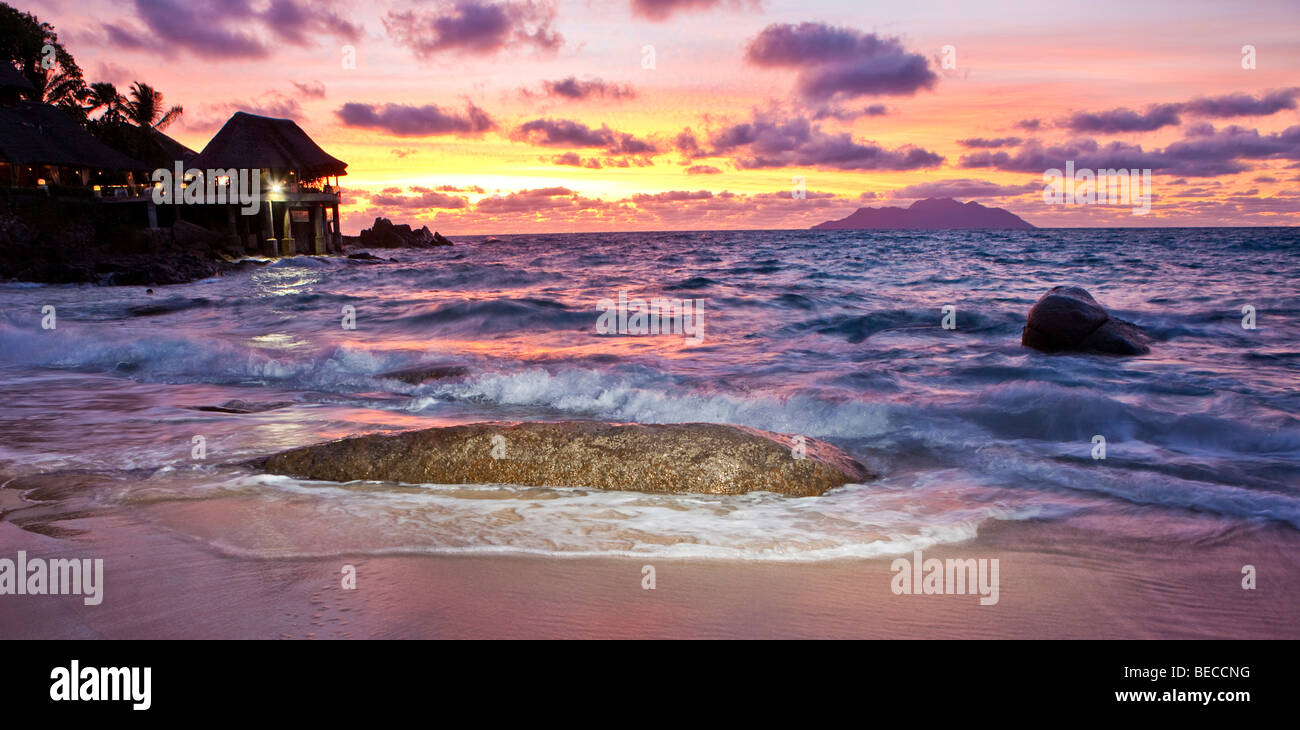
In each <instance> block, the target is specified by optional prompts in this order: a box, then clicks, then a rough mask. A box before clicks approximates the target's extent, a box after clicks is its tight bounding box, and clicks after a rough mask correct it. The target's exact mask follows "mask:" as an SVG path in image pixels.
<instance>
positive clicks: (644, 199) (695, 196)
mask: <svg viewBox="0 0 1300 730" xmlns="http://www.w3.org/2000/svg"><path fill="white" fill-rule="evenodd" d="M712 197H713V193H712V192H711V191H709V190H669V191H668V192H664V193H637V194H635V195H633V196H632V197H631V198H629V200H631V201H632V202H633V203H636V204H638V205H645V204H654V203H679V202H681V201H683V200H708V199H709V198H712Z"/></svg>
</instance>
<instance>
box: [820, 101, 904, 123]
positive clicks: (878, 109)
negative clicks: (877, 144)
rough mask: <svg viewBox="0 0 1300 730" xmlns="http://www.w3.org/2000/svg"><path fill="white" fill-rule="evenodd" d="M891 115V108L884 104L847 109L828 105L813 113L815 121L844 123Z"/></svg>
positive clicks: (836, 105)
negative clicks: (823, 120)
mask: <svg viewBox="0 0 1300 730" xmlns="http://www.w3.org/2000/svg"><path fill="white" fill-rule="evenodd" d="M888 113H889V107H886V106H885V105H884V104H872V105H870V106H866V107H854V108H852V109H848V108H845V107H843V106H840V105H838V104H827V105H825V106H822V107H818V108H817V109H814V110H813V112H812V118H813V119H817V120H820V119H838V120H840V121H842V122H851V121H853V120H854V119H857V118H858V117H883V116H885V115H886V114H888Z"/></svg>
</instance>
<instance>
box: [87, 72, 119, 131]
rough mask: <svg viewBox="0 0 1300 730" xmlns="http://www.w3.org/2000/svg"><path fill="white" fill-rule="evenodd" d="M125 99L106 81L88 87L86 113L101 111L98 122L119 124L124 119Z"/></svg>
mask: <svg viewBox="0 0 1300 730" xmlns="http://www.w3.org/2000/svg"><path fill="white" fill-rule="evenodd" d="M126 106H127V101H126V97H125V96H122V95H121V94H119V93H117V87H116V86H114V85H113V84H110V83H109V82H107V81H100V82H98V83H94V84H91V85H90V90H89V92H88V93H87V95H86V113H87V114H93V113H94V112H96V111H98V110H100V109H103V110H104V113H103V114H100V115H99V119H98V121H99V122H101V123H103V124H120V123H122V122H123V121H124V120H125V119H126Z"/></svg>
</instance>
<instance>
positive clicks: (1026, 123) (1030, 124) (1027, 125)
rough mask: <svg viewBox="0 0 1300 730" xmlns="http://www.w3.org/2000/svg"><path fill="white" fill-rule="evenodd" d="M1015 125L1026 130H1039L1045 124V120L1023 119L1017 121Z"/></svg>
mask: <svg viewBox="0 0 1300 730" xmlns="http://www.w3.org/2000/svg"><path fill="white" fill-rule="evenodd" d="M1014 126H1015V127H1016V129H1023V130H1025V131H1026V132H1037V131H1038V130H1039V128H1041V127H1042V126H1043V120H1041V119H1021V120H1020V121H1018V122H1016V123H1015V125H1014Z"/></svg>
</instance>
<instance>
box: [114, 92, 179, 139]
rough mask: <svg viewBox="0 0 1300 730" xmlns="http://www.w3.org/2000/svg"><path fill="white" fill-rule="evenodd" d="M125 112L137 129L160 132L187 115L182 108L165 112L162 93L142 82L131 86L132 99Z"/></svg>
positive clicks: (177, 107) (128, 102) (126, 105)
mask: <svg viewBox="0 0 1300 730" xmlns="http://www.w3.org/2000/svg"><path fill="white" fill-rule="evenodd" d="M124 111H125V113H126V118H127V119H128V120H129V121H130V122H131V123H132V124H135V125H136V126H137V127H143V128H145V129H156V130H159V131H162V130H164V129H166V128H167V126H168V125H170V124H171V123H172V122H174V121H176V120H177V119H179V118H180V116H181V115H182V114H184V113H185V110H184V109H183V108H181V107H180V106H173V107H172V108H170V109H168V110H167V111H163V95H162V92H161V91H158V90H157V89H155V88H154V87H152V86H150V85H149V84H146V83H144V82H141V81H137V82H135V83H134V84H131V94H130V98H129V99H127V100H126V104H125V108H124Z"/></svg>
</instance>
